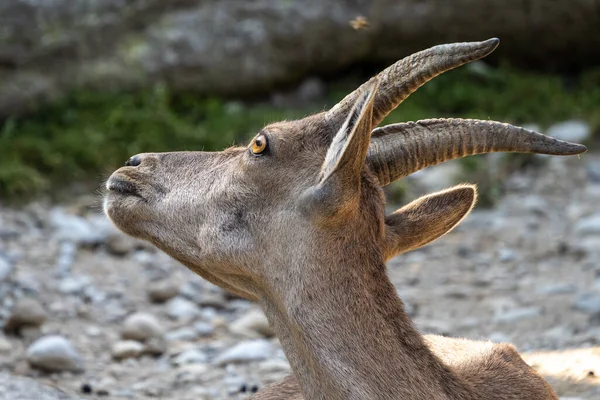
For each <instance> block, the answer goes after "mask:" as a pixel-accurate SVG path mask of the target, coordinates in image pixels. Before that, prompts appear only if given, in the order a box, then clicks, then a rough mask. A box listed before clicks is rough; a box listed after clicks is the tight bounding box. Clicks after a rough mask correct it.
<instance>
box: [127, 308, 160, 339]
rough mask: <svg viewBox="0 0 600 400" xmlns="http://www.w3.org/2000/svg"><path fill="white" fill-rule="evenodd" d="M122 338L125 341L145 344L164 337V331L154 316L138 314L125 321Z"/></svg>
mask: <svg viewBox="0 0 600 400" xmlns="http://www.w3.org/2000/svg"><path fill="white" fill-rule="evenodd" d="M121 336H122V337H123V339H131V340H137V341H140V342H143V341H145V340H148V339H150V338H155V337H162V336H163V329H162V327H161V326H160V322H158V319H157V318H156V317H155V316H154V315H152V314H148V313H144V312H137V313H134V314H131V315H130V316H128V317H127V318H126V319H125V321H124V322H123V330H122V331H121Z"/></svg>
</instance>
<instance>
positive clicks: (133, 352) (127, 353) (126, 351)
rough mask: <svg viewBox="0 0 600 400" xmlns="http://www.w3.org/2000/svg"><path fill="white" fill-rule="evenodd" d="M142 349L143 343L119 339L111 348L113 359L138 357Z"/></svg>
mask: <svg viewBox="0 0 600 400" xmlns="http://www.w3.org/2000/svg"><path fill="white" fill-rule="evenodd" d="M143 351H144V345H143V344H142V343H140V342H138V341H135V340H119V341H118V342H116V343H115V344H114V345H113V347H112V350H111V354H112V356H113V358H114V359H115V360H124V359H126V358H136V357H139V356H140V355H141V354H142V352H143Z"/></svg>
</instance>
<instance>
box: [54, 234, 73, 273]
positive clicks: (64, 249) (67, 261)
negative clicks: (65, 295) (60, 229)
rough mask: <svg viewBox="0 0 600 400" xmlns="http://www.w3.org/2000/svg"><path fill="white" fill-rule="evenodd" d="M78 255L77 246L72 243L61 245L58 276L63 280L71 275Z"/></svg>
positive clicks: (57, 264) (57, 267) (57, 269)
mask: <svg viewBox="0 0 600 400" xmlns="http://www.w3.org/2000/svg"><path fill="white" fill-rule="evenodd" d="M76 254H77V245H76V244H75V243H73V242H70V241H65V242H62V243H61V244H60V248H59V251H58V257H57V259H56V274H57V276H59V277H61V278H63V277H66V276H68V275H70V274H71V267H72V266H73V261H74V260H75V256H76Z"/></svg>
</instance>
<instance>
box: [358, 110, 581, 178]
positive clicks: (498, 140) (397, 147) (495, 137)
mask: <svg viewBox="0 0 600 400" xmlns="http://www.w3.org/2000/svg"><path fill="white" fill-rule="evenodd" d="M586 150H587V148H586V147H585V146H583V145H581V144H574V143H569V142H564V141H562V140H557V139H554V138H552V137H550V136H546V135H542V134H541V133H537V132H534V131H530V130H527V129H523V128H520V127H516V126H513V125H509V124H504V123H501V122H495V121H482V120H476V119H458V118H451V119H427V120H423V121H417V122H407V123H401V124H393V125H387V126H384V127H381V128H377V129H375V130H373V132H372V133H371V144H370V146H369V152H368V154H367V164H368V165H369V167H370V168H371V171H373V173H374V174H375V175H376V176H377V178H378V179H379V183H380V184H381V186H385V185H387V184H388V183H390V182H393V181H395V180H397V179H400V178H402V177H405V176H407V175H409V174H412V173H413V172H416V171H418V170H420V169H423V168H426V167H429V166H431V165H436V164H439V163H441V162H444V161H449V160H453V159H455V158H461V157H465V156H470V155H474V154H483V153H493V152H504V151H506V152H519V153H539V154H554V155H561V156H566V155H573V154H580V153H583V152H585V151H586Z"/></svg>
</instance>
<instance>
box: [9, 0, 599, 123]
mask: <svg viewBox="0 0 600 400" xmlns="http://www.w3.org/2000/svg"><path fill="white" fill-rule="evenodd" d="M358 16H364V17H366V19H367V21H368V26H366V27H364V28H363V29H355V28H353V27H352V26H351V24H350V21H352V20H355V19H356V18H357V17H358ZM598 25H600V3H599V2H597V1H589V0H560V1H553V2H545V3H544V5H543V7H541V6H539V5H538V4H537V3H536V2H534V1H525V2H520V3H519V4H518V5H515V6H511V7H507V6H506V2H505V1H504V0H455V1H452V2H448V1H443V0H430V1H422V0H405V1H397V0H377V1H374V2H366V1H357V0H353V1H344V2H339V1H333V0H306V1H281V0H259V1H214V0H213V1H185V0H183V1H163V0H131V1H127V2H124V1H122V0H102V1H99V0H88V1H73V0H53V1H33V0H32V1H22V0H5V1H3V2H2V3H1V4H0V26H1V27H2V34H1V35H0V76H1V77H2V79H0V117H6V116H8V115H15V114H20V113H23V112H26V111H27V110H30V109H31V108H32V107H35V106H36V105H39V104H41V103H45V102H48V101H52V100H54V99H57V98H59V97H60V96H62V95H63V94H65V93H66V92H67V91H69V90H72V89H75V88H81V87H92V88H93V87H95V88H127V89H129V88H135V87H141V86H148V85H152V84H154V83H156V82H161V81H167V82H169V83H170V84H171V85H173V86H175V87H179V88H185V89H195V90H198V91H200V92H203V93H205V94H225V95H235V96H237V95H240V94H241V93H248V92H252V93H256V92H261V91H262V92H265V91H270V90H272V89H273V88H274V87H275V85H279V84H289V83H294V82H296V83H298V82H300V81H301V80H302V78H303V77H308V76H314V75H322V74H331V73H333V72H335V71H338V70H340V69H343V68H346V67H348V66H349V65H351V64H355V63H360V62H365V61H368V62H371V63H372V62H378V63H387V62H391V61H395V60H396V59H398V58H400V57H403V56H405V55H407V54H409V53H411V52H414V51H416V50H420V49H423V48H426V47H429V46H432V45H434V44H439V43H447V42H454V41H467V40H482V39H487V38H489V37H492V36H498V37H500V38H501V39H502V41H503V45H502V48H501V54H502V57H507V58H510V59H511V61H512V62H513V63H515V64H519V63H521V64H526V65H536V66H538V67H544V68H557V67H560V68H568V67H579V68H580V67H581V66H582V65H585V64H587V65H595V63H597V62H598V61H599V59H600V53H599V52H597V51H596V49H598V48H599V47H600V35H598V34H597V27H598ZM556 27H561V29H557V28H556ZM532 32H534V34H532Z"/></svg>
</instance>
